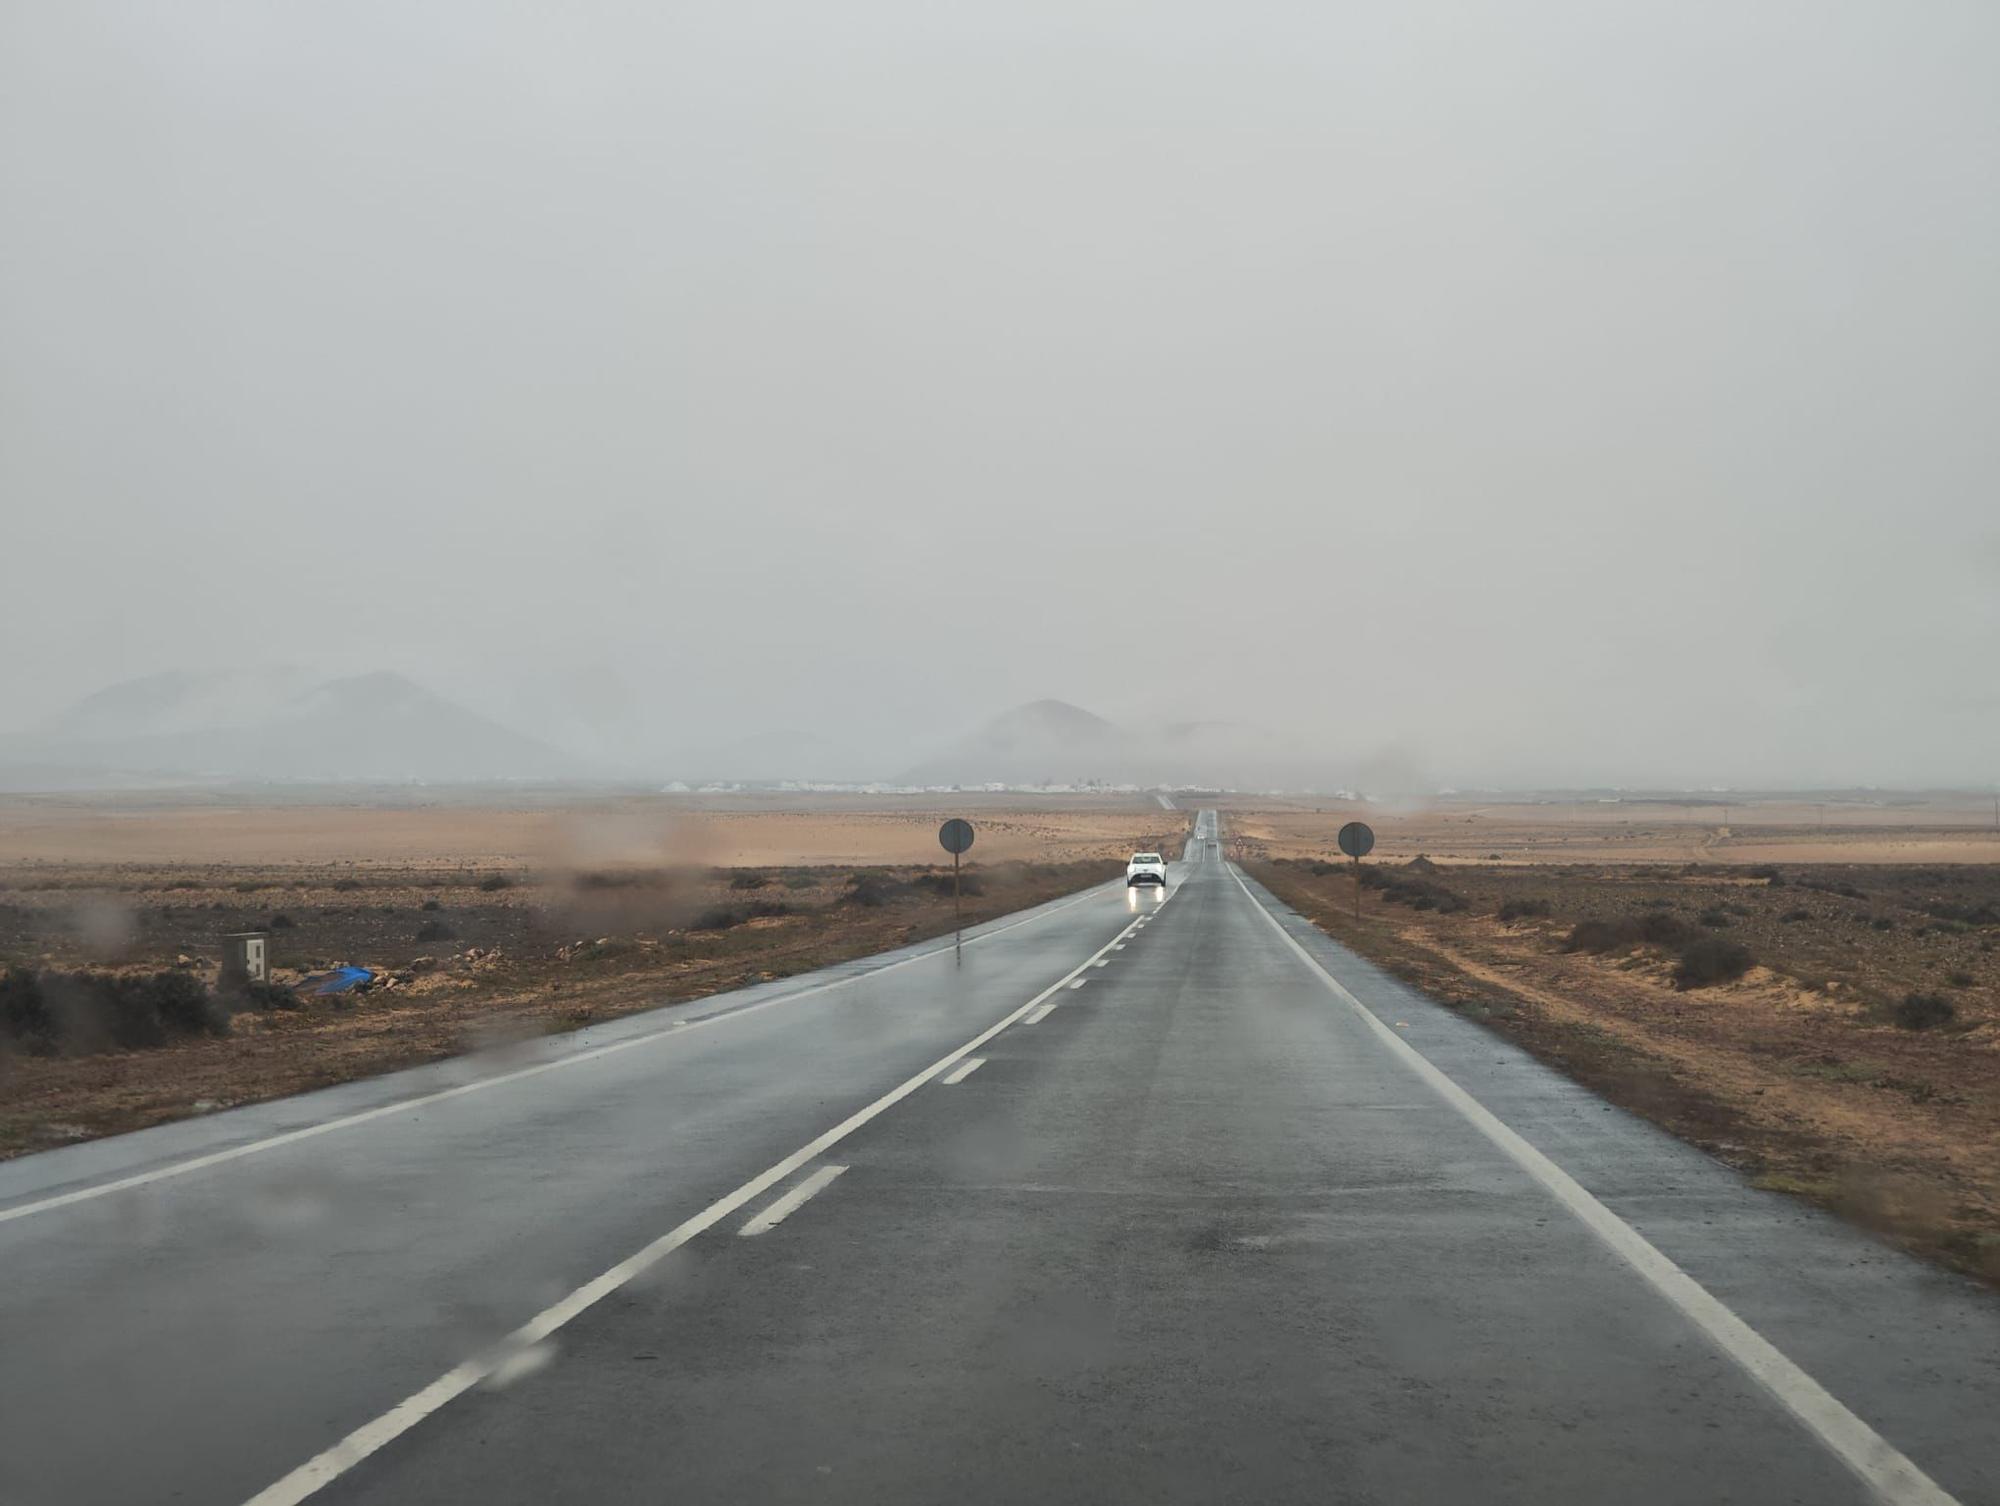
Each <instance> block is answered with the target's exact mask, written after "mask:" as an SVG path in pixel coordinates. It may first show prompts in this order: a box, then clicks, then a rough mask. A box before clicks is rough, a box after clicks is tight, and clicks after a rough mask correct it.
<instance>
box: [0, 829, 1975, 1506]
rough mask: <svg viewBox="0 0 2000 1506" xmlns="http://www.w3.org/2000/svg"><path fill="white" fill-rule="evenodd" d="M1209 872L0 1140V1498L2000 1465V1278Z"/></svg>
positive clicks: (1178, 872) (478, 1497) (1328, 1495)
mask: <svg viewBox="0 0 2000 1506" xmlns="http://www.w3.org/2000/svg"><path fill="white" fill-rule="evenodd" d="M1171 879H1172V881H1171V884H1170V887H1169V890H1168V892H1167V893H1166V894H1165V895H1164V896H1162V895H1159V894H1157V893H1154V892H1148V891H1138V892H1133V893H1128V892H1127V891H1126V890H1125V888H1124V886H1123V884H1122V883H1116V884H1112V885H1107V886H1103V887H1100V888H1097V889H1092V890H1089V891H1087V892H1085V893H1083V894H1081V895H1077V896H1072V897H1070V898H1068V899H1064V900H1060V901H1056V902H1054V903H1052V904H1049V905H1045V906H1042V907H1040V908H1039V909H1036V910H1031V911H1027V912H1023V913H1022V914H1021V915H1017V916H1011V917H1008V918H1006V919H1004V920H1000V921H996V922H993V923H991V924H989V925H986V926H983V927H981V928H979V929H978V930H976V931H974V932H970V933H968V942H967V945H966V946H965V948H964V952H963V956H962V958H957V959H955V958H954V956H953V952H952V948H951V946H950V944H949V942H948V941H947V942H945V943H943V944H942V945H941V944H939V943H937V942H930V943H926V944H923V945H920V946H916V947H911V948H907V949H905V950H903V951H900V952H894V953H890V954H887V955H885V956H881V957H875V958H869V959H866V960H864V961H861V962H856V963H852V964H847V965H844V966H842V967H839V968H835V969H831V970H829V971H827V972H824V973H819V974H813V975H811V976H808V977H797V978H790V979H786V980H783V981H781V982H776V983H771V984H766V985H762V986H760V987H758V988H754V989H749V990H745V991H742V992H739V993H734V994H728V995H721V996H717V997H714V998H711V999H708V1000H705V1001H702V1002H700V1003H698V1004H691V1005H683V1006H678V1007H675V1008H672V1009H667V1010H661V1011H656V1012H652V1013H649V1014H645V1015H639V1016H632V1017H629V1018H626V1019H623V1020H619V1021H616V1022H613V1023H611V1024H607V1025H603V1026H596V1027H592V1028H590V1029H588V1030H586V1031H583V1032H580V1033H578V1034H576V1035H574V1036H568V1037H563V1038H561V1039H559V1040H554V1041H547V1042H539V1043H537V1044H536V1046H535V1048H534V1053H535V1054H532V1055H511V1056H510V1055H507V1054H505V1053H497V1054H486V1055H482V1056H476V1057H472V1058H468V1059H466V1060H464V1061H460V1062H455V1063H449V1064H445V1065H442V1066H438V1067H431V1068H423V1069H420V1070H417V1071H413V1072H404V1073H398V1074H395V1075H393V1076H389V1077H383V1078H377V1079H373V1080H371V1081H368V1082H365V1083H356V1084H350V1085H348V1086H345V1087H341V1088H337V1089H332V1090H329V1091H326V1092H322V1093H316V1094H311V1095H307V1096H305V1097H301V1098H295V1099H288V1100H284V1101H281V1102H278V1103H272V1104H264V1105H259V1106H256V1107H252V1108H245V1109H239V1110H233V1111H230V1112H227V1113H221V1114H215V1115H211V1116H208V1117H206V1118H203V1119H199V1120H194V1121H189V1122H187V1123H183V1124H175V1125H168V1126H162V1127H160V1128H158V1129H154V1130H148V1131H144V1132H141V1133H138V1134H132V1135H126V1136H121V1137H117V1138H115V1139H111V1140H105V1141H100V1142H96V1143H93V1144H88V1145H78V1146H73V1147H68V1148H65V1149H62V1150H56V1151H50V1152H47V1153H44V1154H41V1155H37V1156H31V1157H25V1158H22V1159H20V1160H17V1161H14V1162H11V1163H7V1164H5V1165H0V1276H4V1280H0V1501H4V1502H6V1503H7V1506H76V1503H102V1506H134V1503H151V1502H203V1503H211V1502H212V1503H225V1506H240V1503H243V1502H249V1501H255V1502H258V1503H260V1506H275V1503H280V1502H296V1501H304V1500H307V1499H311V1500H313V1501H314V1502H316V1503H325V1506H336V1503H338V1506H360V1503H388V1502H398V1503H424V1506H440V1503H466V1506H471V1503H479V1506H502V1503H518V1506H547V1503H551V1502H563V1503H567V1502H576V1503H585V1502H589V1503H627V1502H629V1503H640V1502H644V1503H648V1506H657V1503H659V1502H663V1501H697V1502H705V1501H728V1502H767V1501H768V1502H815V1503H826V1502H839V1503H856V1506H858V1503H875V1502H898V1503H901V1502H909V1503H916V1502H940V1501H949V1502H977V1503H984V1502H1014V1501H1023V1500H1054V1501H1114V1502H1146V1503H1153V1502H1214V1501H1225V1500H1226V1501H1245V1502H1248V1501H1256V1502H1291V1501H1299V1502H1308V1501H1309V1502H1313V1503H1324V1502H1328V1501H1338V1502H1466V1503H1497V1502H1520V1503H1535V1506H1546V1503H1550V1502H1611V1501H1616V1502H1621V1503H1660V1506H1665V1503H1677V1506H1678V1503H1688V1502H1724V1501H1729V1502H1744V1503H1758V1506H1763V1503H1772V1502H1800V1503H1845V1502H1868V1501H1892V1502H1899V1503H1902V1502H1908V1503H1940V1502H1947V1501H1951V1500H1957V1501H1959V1502H1962V1503H1964V1506H1980V1503H2000V1427H1996V1419H2000V1301H1996V1299H1995V1297H1994V1295H1993V1294H1992V1293H1990V1292H1988V1291H1986V1290H1984V1289H1983V1288H1980V1287H1978V1286H1976V1285H1975V1284H1973V1283H1970V1282H1968V1281H1965V1280H1962V1279H1960V1278H1957V1277H1955V1276H1952V1275H1949V1274H1947V1273H1944V1272H1941V1271H1938V1270H1936V1269H1933V1268H1931V1267H1929V1266H1926V1265H1924V1264H1922V1263H1919V1262H1917V1261H1914V1260H1912V1259H1910V1258H1908V1257H1905V1256H1903V1255H1901V1254H1900V1253H1898V1252H1895V1251H1893V1250H1891V1249H1889V1248H1887V1247H1886V1246H1884V1245H1882V1244H1880V1243H1878V1242H1877V1241H1875V1240H1873V1239H1871V1238H1869V1237H1868V1236H1866V1235H1864V1234H1861V1233H1858V1232H1856V1231H1854V1230H1852V1229H1850V1228H1848V1227H1846V1226H1844V1225H1842V1224H1840V1223H1838V1222H1837V1221H1835V1220H1833V1219H1831V1218H1828V1217H1826V1216H1824V1215H1822V1214H1819V1213H1817V1212H1815V1211H1813V1210H1810V1209H1808V1208H1805V1207H1803V1206H1802V1205H1800V1204H1798V1203H1796V1202H1793V1201H1791V1200H1788V1199H1785V1198H1782V1197H1779V1196H1777V1195H1774V1194H1768V1193H1762V1192H1758V1191H1755V1190H1753V1189H1751V1188H1749V1187H1748V1186H1746V1185H1745V1184H1744V1182H1743V1181H1742V1179H1741V1178H1740V1177H1738V1176H1737V1175H1736V1174H1735V1173H1733V1172H1731V1171H1729V1170H1728V1169H1726V1168H1725V1167H1723V1166H1721V1165H1720V1164H1718V1163H1716V1162H1714V1161H1712V1160H1710V1159H1709V1158H1707V1157H1705V1156H1703V1155H1702V1154H1700V1153H1699V1152H1697V1151H1695V1150H1692V1149H1690V1148H1688V1147H1686V1146H1684V1145H1681V1144H1679V1143H1678V1142H1676V1141H1674V1140H1672V1139H1670V1138H1669V1137H1667V1136H1665V1135H1663V1134H1661V1133H1660V1132H1658V1131H1656V1130H1654V1129H1652V1128H1651V1127H1650V1126H1648V1125H1646V1124H1644V1123H1642V1122H1640V1121H1638V1120H1635V1119H1633V1118H1631V1117H1630V1116H1628V1115H1626V1114H1624V1113H1622V1112H1620V1111H1618V1110H1615V1109H1612V1108H1610V1107H1608V1106H1607V1105H1605V1104H1604V1103H1603V1102H1601V1101H1600V1100H1598V1099H1596V1098H1595V1097H1593V1096H1592V1095H1591V1094H1589V1093H1588V1092H1586V1091H1585V1090H1583V1089H1582V1088H1580V1087H1578V1086H1576V1085H1574V1084H1573V1083H1570V1082H1569V1081H1567V1080H1566V1079H1564V1078H1562V1077H1561V1076H1560V1075H1558V1074H1556V1073H1554V1072H1552V1071H1550V1070H1548V1069H1546V1068H1544V1067H1542V1066H1540V1065H1539V1064H1537V1063H1536V1062H1534V1061H1533V1060H1532V1059H1531V1058H1529V1057H1527V1056H1526V1055H1525V1054H1523V1053H1522V1052H1520V1051H1518V1050H1517V1049H1515V1048H1514V1047H1512V1046H1511V1045H1509V1044H1508V1043H1507V1042H1505V1041H1504V1040H1502V1039H1500V1038H1498V1037H1496V1036H1495V1035H1493V1034H1491V1033H1489V1032H1487V1031H1486V1030H1484V1029H1482V1028H1481V1027H1480V1026H1478V1025H1476V1024H1474V1023H1472V1022H1470V1021H1468V1020H1466V1019H1464V1018H1462V1017H1460V1016H1458V1015H1456V1014H1454V1013H1452V1012H1451V1011H1450V1010H1448V1009H1445V1008H1443V1007H1442V1006H1439V1005H1436V1004H1433V1003H1431V1002H1430V1001H1428V1000H1426V999H1425V998H1423V997H1422V996H1421V995H1419V994H1417V993H1415V992H1414V991H1412V990H1411V989H1409V988H1408V987H1406V986H1404V985H1402V984H1400V983H1398V982H1396V981H1394V980H1393V979H1390V978H1388V977H1387V976H1385V975H1384V974H1382V973H1380V972H1378V971H1377V970H1375V969H1374V968H1372V967H1370V966H1368V965H1367V964H1365V963H1363V962H1361V961H1359V960H1358V959H1357V958H1356V957H1354V956H1353V955H1352V954H1351V953H1349V952H1347V951H1345V950H1344V949H1342V948H1341V947H1339V946H1337V945H1335V944H1334V943H1332V942H1331V941H1329V940H1327V939H1326V938H1325V937H1323V936H1322V935H1320V934H1319V933H1318V932H1317V931H1315V930H1314V929H1313V928H1312V927H1310V926H1309V925H1307V924H1306V923H1305V922H1303V921H1302V920H1300V919H1299V918H1298V917H1297V916H1295V915H1294V914H1293V913H1292V912H1291V911H1289V910H1287V909H1286V908H1285V907H1283V906H1282V905H1280V904H1279V903H1277V902H1276V901H1275V900H1274V899H1273V898H1272V897H1271V896H1270V895H1268V894H1266V893H1264V892H1263V891H1262V890H1261V889H1259V888H1258V886H1256V885H1255V884H1254V883H1250V882H1248V881H1247V880H1245V879H1244V878H1243V877H1242V876H1241V875H1240V874H1239V873H1238V872H1237V871H1236V870H1235V869H1234V868H1233V867H1232V866H1231V865H1229V864H1228V863H1226V862H1225V861H1224V860H1223V857H1222V854H1221V851H1220V846H1219V843H1218V841H1217V832H1216V818H1215V816H1214V814H1213V813H1212V812H1208V811H1204V812H1202V813H1200V815H1199V816H1198V817H1197V824H1196V828H1195V835H1194V837H1193V839H1192V840H1191V841H1190V842H1189V844H1188V848H1187V852H1186V854H1185V857H1184V859H1183V860H1182V861H1180V862H1178V863H1176V864H1174V865H1173V867H1172V874H1171Z"/></svg>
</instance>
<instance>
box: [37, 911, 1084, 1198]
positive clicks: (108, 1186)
mask: <svg viewBox="0 0 2000 1506" xmlns="http://www.w3.org/2000/svg"><path fill="white" fill-rule="evenodd" d="M1098 887H1102V886H1098ZM1096 892H1097V890H1096V889H1095V888H1092V889H1087V890H1085V891H1084V892H1083V893H1082V894H1079V895H1077V896H1076V897H1075V898H1073V899H1069V900H1065V901H1063V902H1062V903H1060V904H1058V905H1056V906H1055V907H1054V908H1052V909H1048V910H1044V911H1042V912H1041V913H1040V914H1037V915H1027V916H1023V917H1022V918H1021V919H1019V920H1015V921H1010V922H1008V923H1007V924H1006V925H1004V926H1000V927H998V928H997V929H995V930H991V931H985V932H982V933H981V934H979V935H977V936H974V937H972V938H971V939H970V940H968V941H967V942H966V943H965V944H966V945H967V946H977V945H978V944H979V943H980V942H982V941H987V940H990V939H991V938H993V937H995V936H1001V935H1004V934H1005V933H1007V932H1008V931H1012V930H1014V929H1016V928H1017V927H1020V926H1028V925H1033V924H1034V923H1035V922H1036V921H1038V920H1046V919H1048V918H1049V916H1051V915H1055V914H1057V913H1058V912H1060V911H1063V910H1067V909H1069V908H1070V907H1071V906H1073V905H1080V904H1082V903H1083V902H1084V901H1085V900H1087V899H1089V898H1091V897H1092V896H1093V895H1095V893H1096ZM1120 934H1121V935H1122V934H1123V933H1122V932H1121V933H1120ZM951 951H952V948H951V947H950V946H941V947H933V948H932V949H931V950H930V951H928V952H919V953H917V954H916V955H915V956H914V957H903V958H900V959H898V960H897V961H895V962H887V963H884V964H883V965H882V966H881V967H876V968H870V969H869V970H868V971H867V972H865V973H855V974H853V975H852V976H850V977H846V978H830V979H828V980H827V981H826V982H824V983H815V984H813V985H811V986H810V987H807V988H802V989H799V990H798V991H797V992H795V993H788V994H780V995H779V996H778V997H776V998H774V999H760V1000H759V1001H758V1002H757V1003H755V1004H745V1005H743V1006H742V1007H741V1008H738V1009H731V1010H726V1011H724V1012H722V1013H720V1014H713V1015H705V1016H703V1017H702V1018H700V1019H695V1020H688V1019H678V1020H674V1021H672V1022H671V1023H669V1024H667V1025H664V1026H662V1027H661V1028H660V1029H658V1030H653V1031H648V1032H647V1033H646V1034H645V1035H635V1036H630V1037H628V1038H626V1039H625V1040H622V1041H611V1042H609V1043H607V1044H605V1045H602V1046H593V1047H591V1048H590V1049H589V1050H587V1051H578V1052H574V1053H572V1054H571V1055H568V1056H558V1057H556V1058H554V1059H553V1060H551V1061H545V1062H536V1063H534V1064H533V1065H531V1066H526V1067H516V1068H515V1069H514V1070H513V1071H511V1072H499V1073H495V1074H494V1075H493V1076H491V1077H481V1078H477V1079H475V1080H474V1081H472V1082H463V1083H459V1084H457V1085H456V1086H455V1087H449V1088H440V1089H438V1090H437V1091H436V1092H432V1093H420V1094H418V1095H417V1096H416V1097H415V1098H400V1099H398V1100H397V1101H396V1102H394V1103H384V1104H378V1105H376V1106H375V1107H374V1108H372V1109H362V1110H361V1111H360V1112H358V1113H353V1114H343V1115H341V1116H340V1117H339V1118H338V1119H328V1120H326V1121H324V1122H323V1123H320V1124H307V1125H301V1126H300V1127H299V1128H298V1129H293V1130H285V1131H284V1132H282V1133H280V1134H276V1135H268V1136H266V1137H265V1138H264V1139H262V1140H250V1141H246V1142H245V1143H244V1144H242V1145H232V1146H230V1147H228V1148H227V1149H226V1150H217V1151H210V1152H209V1153H208V1154H207V1155H202V1156H190V1157H189V1158H188V1159H187V1160H185V1161H171V1162H169V1163H168V1164H167V1165H165V1166H156V1167H154V1168H153V1169H152V1170H151V1171H141V1172H135V1173H133V1174H132V1175H130V1176H123V1177H118V1178H116V1179H114V1180H112V1181H109V1182H98V1183H95V1184H93V1185H91V1186H88V1187H76V1188H72V1189H71V1190H70V1191H68V1192H59V1193H55V1194H53V1195H51V1196H49V1197H44V1198H37V1199H35V1200H34V1201H33V1202H27V1203H16V1204H15V1205H14V1206H13V1207H11V1208H0V1224H5V1223H10V1222H12V1221H13V1220H14V1219H17V1218H26V1217H27V1216H28V1215H29V1214H31V1213H47V1212H49V1211H51V1210H53V1209H56V1208H67V1207H68V1206H70V1205H71V1204H72V1203H82V1202H88V1201H89V1200H90V1199H91V1198H99V1197H106V1196H109V1195H110V1194H111V1193H114V1192H129V1191H130V1190H131V1189H133V1188H134V1187H144V1186H147V1185H148V1184H149V1183H153V1182H164V1181H168V1180H170V1179H171V1178H173V1177H181V1176H186V1175H187V1174H188V1173H189V1172H191V1171H206V1170H207V1169H208V1168H209V1167H211V1166H221V1165H224V1164H226V1163H228V1162H230V1161H240V1160H242V1159H243V1158H244V1157H245V1156H254V1155H257V1154H259V1153H261V1152H263V1151H267V1150H277V1149H278V1148H279V1147H280V1146H285V1145H296V1144H298V1142H299V1141H301V1140H311V1139H313V1138H314V1137H316V1136H319V1135H330V1134H332V1133H333V1132H334V1131H335V1130H344V1129H353V1128H354V1127H355V1126H356V1125H361V1124H367V1123H370V1122H371V1121H373V1120H376V1119H386V1118H387V1117H388V1116H389V1115H391V1114H402V1113H407V1112H408V1111H409V1110H411V1109H421V1108H428V1107H429V1106H430V1105H431V1104H434V1103H445V1102H448V1101H449V1100H451V1099H454V1098H462V1097H464V1096H465V1095H466V1094H468V1093H478V1092H483V1091H484V1090H485V1089H487V1088H497V1087H500V1086H502V1085H503V1084H506V1083H510V1082H520V1081H522V1080H523V1079H525V1078H529V1077H539V1076H540V1075H541V1074H542V1073H544V1072H555V1071H559V1070H561V1069H562V1068H564V1067H574V1066H577V1065H578V1064H580V1063H582V1062H593V1061H597V1060H599V1059H600V1058H602V1057H606V1056H615V1055H617V1054H618V1053H619V1052H621V1051H630V1050H632V1049H633V1048H634V1047H636V1046H650V1045H652V1044H654V1043H655V1042H657V1041H662V1040H665V1039H667V1038H668V1037H669V1036H685V1035H686V1034H687V1033H688V1032H689V1031H690V1030H699V1029H700V1028H701V1027H702V1026H704V1025H719V1024H721V1023H722V1022H723V1021H725V1020H740V1019H742V1018H743V1017H744V1016H746V1015H753V1014H757V1013H759V1012H760V1011H762V1010H766V1009H772V1008H775V1007H776V1006H777V1005H780V1004H796V1003H797V1002H798V1001H799V1000H801V999H809V998H811V997H813V996H814V995H815V994H823V993H825V992H827V991H828V990H829V989H835V988H845V987H846V986H847V985H849V984H851V983H862V982H866V981H867V980H868V979H870V978H879V977H881V976H882V974H884V973H889V972H894V971H895V970H896V969H897V968H899V967H909V966H910V965H911V964H912V963H917V962H925V961H928V960H929V959H930V958H932V957H942V956H945V955H947V954H948V953H950V952H951ZM710 997H711V998H715V997H719V995H710ZM662 1007H663V1008H665V1007H671V1006H662Z"/></svg>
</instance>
